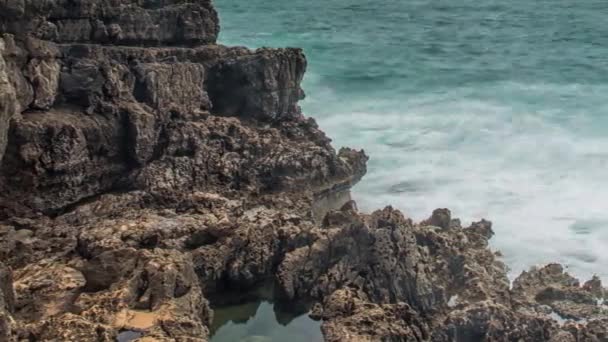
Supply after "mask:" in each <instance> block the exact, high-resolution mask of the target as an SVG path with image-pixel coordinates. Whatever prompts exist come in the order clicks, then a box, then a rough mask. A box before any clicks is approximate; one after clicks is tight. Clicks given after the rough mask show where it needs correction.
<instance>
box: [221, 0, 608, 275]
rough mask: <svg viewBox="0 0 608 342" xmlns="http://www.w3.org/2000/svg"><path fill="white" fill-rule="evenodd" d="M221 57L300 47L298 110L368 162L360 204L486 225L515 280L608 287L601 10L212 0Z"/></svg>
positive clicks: (455, 0)
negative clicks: (552, 267)
mask: <svg viewBox="0 0 608 342" xmlns="http://www.w3.org/2000/svg"><path fill="white" fill-rule="evenodd" d="M215 3H216V6H217V8H218V9H219V12H220V17H221V20H222V34H221V36H220V41H221V42H222V43H224V44H227V45H245V46H248V47H252V48H254V47H261V46H272V47H282V46H296V47H302V48H303V49H304V51H305V53H306V55H307V57H308V60H309V71H308V73H307V76H306V79H305V82H304V89H305V91H306V93H307V95H308V97H307V99H306V100H305V101H303V103H302V106H303V109H304V111H305V113H306V114H307V115H310V116H313V117H315V118H316V119H317V120H318V122H319V124H320V125H321V127H322V128H323V129H324V130H325V131H326V132H327V133H328V135H329V136H331V137H332V138H333V139H334V144H335V146H336V147H339V146H344V145H346V146H352V147H357V148H364V149H365V150H366V152H367V153H368V154H369V155H370V156H371V160H370V165H369V173H368V175H367V176H366V177H365V178H364V180H363V181H362V182H361V183H360V184H359V185H358V186H357V187H356V189H355V191H354V197H355V199H356V200H357V201H358V203H359V206H360V207H361V208H362V209H364V210H367V211H370V210H373V209H377V208H380V207H382V206H384V205H387V204H392V205H394V206H396V207H398V208H400V209H402V210H403V211H404V212H406V213H407V214H408V215H410V216H411V217H413V218H415V219H422V218H425V217H426V216H428V215H429V213H430V212H431V211H432V210H433V209H434V208H436V207H449V208H451V209H452V212H453V213H454V215H455V216H458V217H461V218H463V219H464V220H465V221H470V220H474V219H479V218H482V217H486V218H489V219H491V220H492V221H494V224H495V231H496V232H497V236H496V237H495V238H494V241H493V247H494V248H496V249H500V250H501V251H502V252H503V253H504V254H505V261H506V262H507V263H508V264H509V265H510V266H511V268H512V270H513V271H512V275H514V274H517V273H519V272H520V271H521V270H522V269H523V268H527V267H529V266H531V265H535V264H541V263H546V262H550V261H559V262H562V263H564V264H565V265H567V266H568V267H569V270H570V271H571V272H572V273H574V274H576V275H579V276H585V277H587V276H590V275H591V274H593V273H597V274H599V275H600V276H602V277H603V278H604V279H605V280H608V269H606V267H602V266H605V265H607V264H608V251H607V248H606V246H607V245H608V210H607V209H608V172H606V169H607V166H608V115H607V114H608V22H607V21H606V14H607V13H608V2H606V1H605V0H585V1H571V0H568V1H565V0H551V1H549V0H537V1H529V0H510V1H506V0H500V1H498V0H487V1H472V0H435V1H432V0H426V1H421V0H385V1H364V0H334V1H325V0H323V1H321V0H290V1H285V0H283V1H279V0H275V1H269V0H247V1H243V0H216V1H215Z"/></svg>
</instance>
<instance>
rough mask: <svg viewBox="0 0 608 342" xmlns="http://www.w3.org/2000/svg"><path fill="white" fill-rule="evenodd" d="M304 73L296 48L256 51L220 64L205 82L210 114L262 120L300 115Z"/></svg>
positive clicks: (300, 56) (304, 62)
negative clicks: (211, 109)
mask: <svg viewBox="0 0 608 342" xmlns="http://www.w3.org/2000/svg"><path fill="white" fill-rule="evenodd" d="M305 71H306V59H305V58H304V54H303V53H302V51H301V50H297V49H285V50H278V51H277V50H268V49H260V50H257V51H256V53H255V54H252V55H246V56H240V57H237V58H234V59H229V60H225V61H222V62H220V63H219V64H218V65H217V66H215V67H213V68H212V69H211V70H210V76H209V80H208V81H207V82H208V89H209V96H210V98H211V101H212V102H213V112H214V113H217V114H220V115H234V116H241V117H246V118H254V119H258V120H266V121H269V120H276V119H283V118H290V117H294V116H297V115H300V108H299V107H298V106H297V102H298V100H301V99H303V98H304V91H303V90H302V89H301V88H300V82H301V81H302V78H303V77H304V72H305Z"/></svg>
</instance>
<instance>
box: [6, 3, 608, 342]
mask: <svg viewBox="0 0 608 342" xmlns="http://www.w3.org/2000/svg"><path fill="white" fill-rule="evenodd" d="M218 32H219V23H218V16H217V13H216V12H215V10H214V8H213V6H212V4H211V2H210V1H208V0H195V1H192V0H163V1H160V0H158V1H157V0H87V1H84V0H45V1H34V0H5V1H0V33H1V39H0V159H1V164H0V341H116V340H117V339H121V338H124V337H121V336H124V335H121V334H124V333H125V332H127V333H135V334H136V336H137V338H138V341H141V342H144V341H146V342H152V341H206V340H207V339H208V338H209V326H210V324H211V321H212V317H213V310H212V309H211V307H210V305H209V299H211V298H214V297H219V296H222V294H224V293H226V292H228V291H246V290H248V289H252V288H255V287H256V286H259V284H260V283H264V282H267V281H268V280H272V282H273V283H274V284H275V285H274V286H275V287H276V288H277V291H276V293H277V294H276V298H275V299H276V300H278V301H285V302H293V301H302V302H308V303H314V305H312V309H311V315H312V316H313V317H315V318H317V319H322V320H323V324H322V331H323V334H324V336H325V339H326V340H328V341H380V340H382V341H463V342H464V341H554V342H558V341H560V342H562V341H563V342H566V341H606V340H608V332H607V326H608V318H607V317H606V307H605V306H604V304H603V300H604V297H605V290H604V288H603V287H602V284H601V282H600V280H599V279H597V278H594V279H592V280H590V281H588V282H586V283H584V284H581V283H579V281H578V280H576V279H574V278H572V277H571V276H569V275H568V274H567V273H565V272H564V270H563V268H562V267H561V266H560V265H548V266H546V267H543V268H535V269H532V270H530V271H529V272H525V273H524V274H522V275H521V276H520V277H519V278H518V279H516V280H515V282H514V283H513V284H510V283H509V280H508V279H507V277H506V273H507V270H506V267H505V265H504V264H503V263H502V262H501V261H500V255H499V254H498V253H495V252H492V251H491V250H490V249H489V248H488V240H489V239H490V238H491V236H492V235H493V232H492V227H491V223H490V222H488V221H481V222H477V223H473V224H472V225H470V226H469V227H464V228H463V227H462V226H461V224H460V222H459V221H458V220H456V219H453V218H452V217H451V214H450V212H449V210H447V209H438V210H436V211H435V212H434V213H433V214H432V215H431V217H430V218H429V219H428V220H426V221H424V222H421V223H414V222H412V221H411V220H409V219H408V218H407V217H405V216H404V215H403V214H402V213H401V212H399V211H398V210H394V209H392V208H390V207H388V208H385V209H383V210H379V211H376V212H374V213H372V214H363V213H360V212H358V210H357V208H356V204H355V203H354V202H352V201H349V198H348V189H349V188H350V187H351V186H352V185H353V184H355V183H356V182H357V181H358V180H359V179H360V178H361V177H362V176H363V175H364V174H365V170H366V166H365V165H366V161H367V156H366V155H365V154H364V153H363V151H356V150H352V149H348V148H343V149H341V150H340V151H337V152H336V151H335V150H334V149H333V148H332V146H331V144H330V142H331V141H330V139H329V138H327V137H326V136H325V134H324V133H323V132H322V131H321V130H319V128H318V127H317V125H316V123H315V121H314V120H313V119H310V118H306V117H305V116H304V115H303V114H302V113H301V110H300V108H299V107H298V101H299V100H300V99H302V98H303V96H304V93H303V91H302V89H301V88H300V82H301V80H302V77H303V75H304V72H305V70H306V59H305V57H304V54H303V53H302V51H301V50H299V49H258V50H254V51H252V50H249V49H246V48H242V47H226V46H222V45H218V44H216V39H217V35H218ZM131 336H132V335H131Z"/></svg>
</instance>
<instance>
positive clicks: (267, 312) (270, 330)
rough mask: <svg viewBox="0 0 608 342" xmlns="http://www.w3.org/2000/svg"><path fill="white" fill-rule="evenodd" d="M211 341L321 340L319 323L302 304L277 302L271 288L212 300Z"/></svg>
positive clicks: (313, 341)
mask: <svg viewBox="0 0 608 342" xmlns="http://www.w3.org/2000/svg"><path fill="white" fill-rule="evenodd" d="M212 306H213V323H212V324H211V327H210V330H211V342H233V341H241V342H283V341H289V342H316V341H323V336H322V334H321V322H320V321H315V320H313V319H311V318H310V317H309V316H308V307H307V306H306V305H304V304H301V303H278V302H275V300H274V292H273V286H272V285H271V284H263V285H262V286H260V287H258V288H256V289H254V290H253V291H250V292H247V293H242V292H238V291H236V292H235V293H232V294H228V295H225V296H222V298H216V299H215V300H213V301H212Z"/></svg>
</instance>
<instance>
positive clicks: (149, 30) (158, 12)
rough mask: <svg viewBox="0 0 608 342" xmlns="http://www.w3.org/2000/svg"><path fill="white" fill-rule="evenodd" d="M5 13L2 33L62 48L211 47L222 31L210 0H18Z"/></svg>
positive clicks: (3, 9)
mask: <svg viewBox="0 0 608 342" xmlns="http://www.w3.org/2000/svg"><path fill="white" fill-rule="evenodd" d="M0 13H1V14H0V19H1V21H0V31H3V32H8V33H13V34H15V35H18V36H25V35H32V36H34V37H36V38H40V39H44V40H50V41H54V42H59V43H75V42H86V43H89V42H95V43H99V44H120V45H129V44H133V45H195V44H209V43H214V42H215V40H216V38H217V34H218V31H219V24H218V17H217V13H216V12H215V9H214V8H213V7H212V5H211V1H209V0H197V1H185V0H170V1H163V2H157V1H143V2H139V1H137V2H136V1H130V0H119V1H110V0H94V1H76V2H72V1H66V0H51V1H43V2H41V1H36V0H14V1H4V2H2V3H0Z"/></svg>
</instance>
